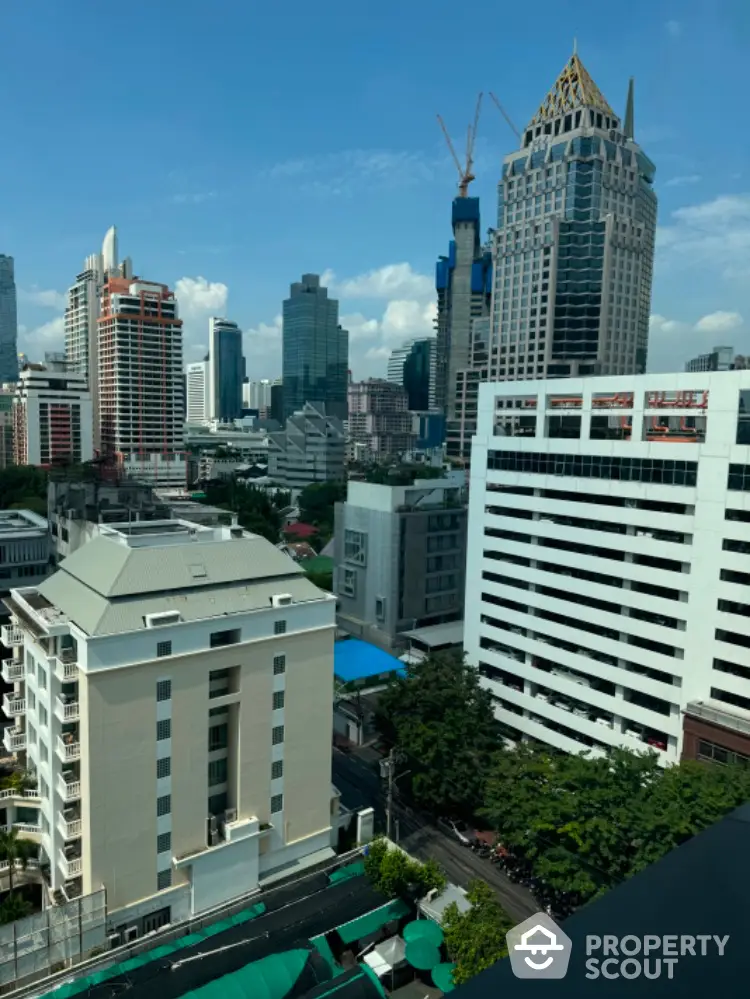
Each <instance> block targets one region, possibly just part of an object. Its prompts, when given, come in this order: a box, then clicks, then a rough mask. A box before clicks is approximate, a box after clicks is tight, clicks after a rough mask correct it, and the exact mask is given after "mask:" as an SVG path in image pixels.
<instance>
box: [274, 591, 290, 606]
mask: <svg viewBox="0 0 750 999" xmlns="http://www.w3.org/2000/svg"><path fill="white" fill-rule="evenodd" d="M291 602H292V594H291V593H275V594H274V595H273V596H272V597H271V604H272V606H274V607H288V606H289V605H290V604H291Z"/></svg>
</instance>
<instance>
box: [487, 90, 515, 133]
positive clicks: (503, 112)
mask: <svg viewBox="0 0 750 999" xmlns="http://www.w3.org/2000/svg"><path fill="white" fill-rule="evenodd" d="M490 97H491V98H492V100H493V101H494V102H495V104H496V106H497V109H498V111H499V112H500V114H501V115H502V116H503V118H505V120H506V122H507V123H508V125H509V126H510V128H511V130H512V132H513V133H514V135H515V137H516V138H517V139H520V138H521V133H520V132H519V131H518V129H517V128H516V126H515V125H514V124H513V122H512V121H511V120H510V118H509V117H508V113H507V112H506V110H505V108H504V107H503V106H502V104H501V103H500V101H499V100H498V99H497V97H495V95H494V94H493V93H492V91H490Z"/></svg>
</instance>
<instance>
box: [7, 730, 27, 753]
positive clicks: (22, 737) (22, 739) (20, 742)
mask: <svg viewBox="0 0 750 999" xmlns="http://www.w3.org/2000/svg"><path fill="white" fill-rule="evenodd" d="M3 745H4V746H5V748H6V749H7V750H8V752H9V753H16V752H18V750H19V749H25V748H26V733H25V732H22V731H20V730H19V729H15V728H13V727H12V726H8V728H6V729H5V731H4V732H3Z"/></svg>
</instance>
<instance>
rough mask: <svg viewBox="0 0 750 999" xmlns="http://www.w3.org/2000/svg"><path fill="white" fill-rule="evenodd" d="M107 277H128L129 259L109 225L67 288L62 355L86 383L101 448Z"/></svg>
mask: <svg viewBox="0 0 750 999" xmlns="http://www.w3.org/2000/svg"><path fill="white" fill-rule="evenodd" d="M107 274H112V275H117V276H120V277H125V278H131V277H132V276H133V267H132V263H131V261H130V259H129V258H126V259H125V260H124V261H123V262H122V263H120V262H119V259H118V241H117V229H116V228H115V226H111V227H110V228H109V229H108V230H107V232H106V234H105V236H104V240H103V241H102V248H101V251H100V252H99V253H92V254H91V255H90V256H88V257H87V258H86V260H85V261H84V264H83V270H82V271H81V273H80V274H79V275H78V276H77V277H76V280H75V283H74V284H72V285H71V287H70V288H69V289H68V297H67V302H66V306H65V354H66V357H67V359H68V362H69V363H70V364H71V365H72V366H73V368H74V370H76V371H78V372H80V373H81V374H82V375H83V376H84V377H85V378H86V381H87V384H88V387H89V392H90V393H91V403H92V407H93V414H94V448H95V450H97V451H99V449H100V446H101V440H100V424H101V417H100V412H99V323H98V320H99V314H100V310H101V295H102V287H103V284H104V278H105V277H106V275H107Z"/></svg>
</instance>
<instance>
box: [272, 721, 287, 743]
mask: <svg viewBox="0 0 750 999" xmlns="http://www.w3.org/2000/svg"><path fill="white" fill-rule="evenodd" d="M283 741H284V726H283V725H276V726H275V728H273V729H272V730H271V745H273V746H280V745H281V743H282V742H283Z"/></svg>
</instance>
